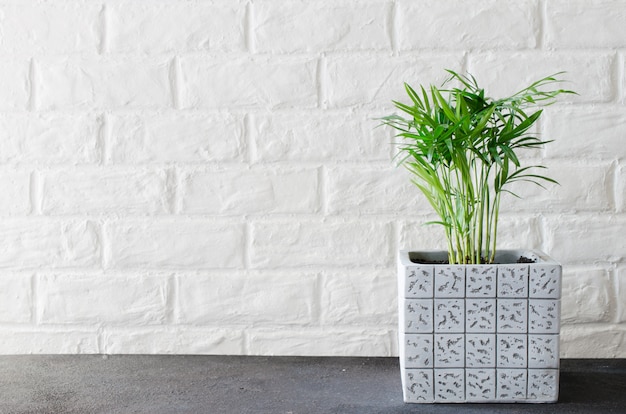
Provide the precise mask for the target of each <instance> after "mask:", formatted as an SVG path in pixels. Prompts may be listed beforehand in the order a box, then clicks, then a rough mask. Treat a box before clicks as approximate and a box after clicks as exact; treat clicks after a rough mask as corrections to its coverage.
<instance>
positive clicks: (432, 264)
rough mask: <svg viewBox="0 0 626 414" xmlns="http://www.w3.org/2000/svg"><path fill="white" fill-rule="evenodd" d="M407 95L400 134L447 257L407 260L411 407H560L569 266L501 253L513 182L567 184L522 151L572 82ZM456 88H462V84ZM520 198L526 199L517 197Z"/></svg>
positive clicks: (403, 342) (403, 271) (405, 159)
mask: <svg viewBox="0 0 626 414" xmlns="http://www.w3.org/2000/svg"><path fill="white" fill-rule="evenodd" d="M448 72H449V74H450V78H449V79H448V80H447V81H446V82H445V83H444V84H443V85H442V86H441V87H437V86H430V87H429V88H428V89H426V88H424V87H423V86H422V87H420V88H419V90H415V89H413V88H412V87H411V86H409V85H408V84H405V89H406V92H407V94H408V97H409V99H410V102H409V103H401V102H396V101H394V104H395V106H396V108H397V109H399V110H400V111H401V112H402V115H398V114H394V115H391V116H387V117H385V118H382V123H383V125H387V126H390V127H392V128H393V129H394V130H396V131H397V132H398V134H397V137H398V138H399V142H398V143H397V147H398V155H397V157H398V160H399V164H401V165H403V166H405V167H406V168H407V169H408V170H409V171H410V173H411V175H412V182H413V183H414V184H415V185H416V186H417V188H418V189H419V190H421V192H422V193H423V195H424V196H425V197H426V198H427V199H428V201H429V202H430V205H431V206H432V207H433V209H434V211H435V213H436V214H437V216H438V219H437V220H435V221H433V222H431V224H433V223H434V224H438V225H440V226H441V228H442V229H443V231H444V233H445V237H446V242H447V251H434V252H420V251H400V253H399V258H398V287H399V344H400V346H399V351H400V352H399V353H400V366H401V369H402V383H403V395H404V400H405V401H406V402H424V403H432V402H524V401H525V402H554V401H556V400H557V398H558V381H559V379H558V378H559V376H558V375H559V371H558V370H559V347H558V346H559V326H560V321H559V318H560V294H561V281H560V278H561V266H560V265H559V264H558V263H557V262H556V261H554V260H552V259H551V258H550V257H549V256H547V255H546V254H544V253H542V252H539V251H535V250H528V249H527V250H524V249H518V250H497V249H496V240H497V230H498V218H499V212H500V199H501V197H502V196H503V195H504V194H506V193H510V194H513V193H512V192H511V191H512V189H511V188H510V185H511V184H512V183H515V182H518V181H530V182H532V183H535V184H538V185H542V184H545V183H555V181H554V180H553V179H551V178H549V177H547V176H544V175H541V174H539V173H538V171H540V169H542V168H545V167H543V166H538V165H530V166H524V165H523V164H522V162H521V159H520V157H519V156H518V154H519V152H520V151H521V150H526V149H537V148H541V147H542V146H543V145H545V144H546V143H547V142H548V141H545V140H542V139H540V138H538V137H537V136H535V135H534V134H533V133H532V129H531V127H532V126H533V125H534V124H535V123H536V121H537V120H538V119H539V117H540V116H541V113H542V110H541V109H539V107H540V106H542V105H549V104H551V103H553V102H554V101H555V99H556V98H557V96H558V95H560V94H567V93H574V92H572V91H569V90H565V89H558V88H557V89H550V88H552V87H553V86H554V85H556V84H558V83H559V82H562V81H561V80H559V79H558V77H559V76H560V74H561V73H557V74H555V75H553V76H549V77H545V78H543V79H540V80H538V81H536V82H534V83H532V84H531V85H530V86H528V87H526V88H524V89H522V90H521V91H519V92H517V93H515V94H513V95H511V96H509V97H506V98H502V99H493V98H490V97H488V96H487V95H485V91H484V90H483V89H482V88H480V87H479V86H478V83H477V81H476V79H475V78H474V77H472V76H471V75H461V74H458V73H456V72H453V71H450V70H448ZM452 82H455V83H456V85H454V86H453V85H451V84H452ZM513 195H514V194H513Z"/></svg>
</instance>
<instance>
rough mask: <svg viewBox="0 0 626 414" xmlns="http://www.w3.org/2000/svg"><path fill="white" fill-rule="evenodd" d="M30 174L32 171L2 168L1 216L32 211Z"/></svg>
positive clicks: (0, 178) (0, 181) (0, 173)
mask: <svg viewBox="0 0 626 414" xmlns="http://www.w3.org/2000/svg"><path fill="white" fill-rule="evenodd" d="M30 175H31V173H30V171H25V170H8V169H0V188H2V197H0V216H13V215H26V214H28V213H29V212H30V210H31V205H30Z"/></svg>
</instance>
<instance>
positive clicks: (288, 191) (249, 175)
mask: <svg viewBox="0 0 626 414" xmlns="http://www.w3.org/2000/svg"><path fill="white" fill-rule="evenodd" d="M182 187H183V188H182V211H183V212H184V213H187V214H220V215H240V214H261V213H307V212H308V213H314V212H316V211H318V210H319V206H320V201H319V180H318V171H317V169H297V170H293V169H288V170H277V169H266V168H263V169H246V170H242V169H240V168H237V169H228V170H221V171H189V173H188V174H187V175H186V176H185V178H184V179H183V186H182Z"/></svg>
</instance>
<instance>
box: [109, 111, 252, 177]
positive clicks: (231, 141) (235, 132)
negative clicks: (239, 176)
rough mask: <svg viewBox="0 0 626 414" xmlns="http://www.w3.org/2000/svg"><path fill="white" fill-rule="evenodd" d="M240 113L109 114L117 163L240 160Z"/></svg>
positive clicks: (112, 154) (113, 156) (113, 157)
mask: <svg viewBox="0 0 626 414" xmlns="http://www.w3.org/2000/svg"><path fill="white" fill-rule="evenodd" d="M243 124H244V123H243V118H242V117H241V116H236V115H231V114H206V113H202V114H186V113H176V114H169V113H165V114H163V113H160V114H141V115H137V114H132V115H112V116H110V117H109V118H108V125H109V130H110V132H109V137H110V146H111V149H110V156H109V159H108V160H107V161H109V162H112V163H115V164H132V165H136V164H141V163H150V164H154V163H178V162H181V163H202V164H205V163H206V162H211V161H241V160H242V158H243V155H244V153H245V146H244V132H243V131H244V125H243Z"/></svg>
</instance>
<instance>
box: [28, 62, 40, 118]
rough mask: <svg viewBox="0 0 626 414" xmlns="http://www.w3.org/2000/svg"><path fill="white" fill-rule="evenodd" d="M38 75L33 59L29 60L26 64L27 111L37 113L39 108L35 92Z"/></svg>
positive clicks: (37, 94) (37, 96) (37, 95)
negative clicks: (28, 88) (27, 84)
mask: <svg viewBox="0 0 626 414" xmlns="http://www.w3.org/2000/svg"><path fill="white" fill-rule="evenodd" d="M38 74H39V71H38V68H37V63H36V62H35V59H34V58H31V59H30V61H29V64H28V83H29V87H30V90H29V96H28V103H27V104H26V106H27V108H28V110H29V111H31V112H32V111H37V109H38V108H39V93H38V92H37V76H38Z"/></svg>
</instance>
